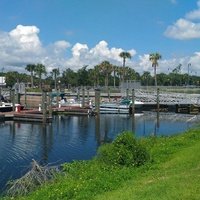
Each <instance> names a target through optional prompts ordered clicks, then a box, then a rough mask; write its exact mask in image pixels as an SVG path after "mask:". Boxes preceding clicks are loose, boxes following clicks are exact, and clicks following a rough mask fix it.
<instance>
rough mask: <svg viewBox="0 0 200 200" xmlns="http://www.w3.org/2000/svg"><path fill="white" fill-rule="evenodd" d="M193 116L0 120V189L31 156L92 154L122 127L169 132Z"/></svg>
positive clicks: (140, 132) (50, 159) (56, 160)
mask: <svg viewBox="0 0 200 200" xmlns="http://www.w3.org/2000/svg"><path fill="white" fill-rule="evenodd" d="M197 120H198V119H197V117H192V116H188V115H175V114H167V115H166V114H165V115H161V114H160V115H159V116H157V115H156V113H155V114H153V113H146V114H144V115H143V116H137V117H135V119H133V118H132V117H131V116H128V115H100V117H99V118H98V117H87V116H56V117H54V119H53V122H52V124H47V125H42V124H40V123H19V122H12V121H8V122H0V175H1V179H0V190H3V189H4V186H5V183H6V182H7V181H8V180H9V179H14V178H18V177H20V176H22V175H23V174H24V173H26V171H27V170H28V169H29V166H30V163H31V160H32V159H35V160H36V161H38V162H40V163H41V164H46V163H51V164H54V165H58V164H61V163H63V162H70V161H72V160H80V159H81V160H87V159H90V158H91V157H93V156H94V155H95V153H96V150H97V148H98V146H99V145H100V144H101V143H102V142H104V141H111V140H113V139H114V138H115V137H116V135H117V134H119V133H120V132H122V131H123V130H131V131H133V130H135V133H136V136H137V137H143V136H149V135H171V134H175V133H179V132H182V131H184V130H186V129H188V128H190V127H191V126H193V125H194V124H195V122H196V121H197Z"/></svg>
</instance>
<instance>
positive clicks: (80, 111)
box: [0, 106, 96, 123]
mask: <svg viewBox="0 0 200 200" xmlns="http://www.w3.org/2000/svg"><path fill="white" fill-rule="evenodd" d="M60 114H63V115H95V114H96V113H95V112H94V111H93V110H92V109H91V108H89V107H83V108H80V107H73V106H72V107H70V106H66V107H61V108H57V107H56V108H52V114H50V112H49V111H47V113H46V115H45V116H44V113H43V112H42V111H39V110H38V109H27V110H26V109H25V110H21V111H20V112H14V111H11V112H0V121H8V120H13V121H24V122H43V123H49V122H51V121H52V115H60Z"/></svg>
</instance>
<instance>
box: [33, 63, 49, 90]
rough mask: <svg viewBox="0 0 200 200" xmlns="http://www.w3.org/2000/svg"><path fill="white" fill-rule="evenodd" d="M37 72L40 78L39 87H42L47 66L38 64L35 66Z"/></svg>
mask: <svg viewBox="0 0 200 200" xmlns="http://www.w3.org/2000/svg"><path fill="white" fill-rule="evenodd" d="M35 73H36V75H37V76H38V78H39V87H40V89H41V88H42V75H46V74H47V72H46V67H45V66H44V65H43V64H37V65H36V67H35Z"/></svg>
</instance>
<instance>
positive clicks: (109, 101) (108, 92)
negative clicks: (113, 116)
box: [108, 88, 110, 102]
mask: <svg viewBox="0 0 200 200" xmlns="http://www.w3.org/2000/svg"><path fill="white" fill-rule="evenodd" d="M108 101H109V102H110V88H108Z"/></svg>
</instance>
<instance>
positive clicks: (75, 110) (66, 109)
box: [52, 106, 96, 115]
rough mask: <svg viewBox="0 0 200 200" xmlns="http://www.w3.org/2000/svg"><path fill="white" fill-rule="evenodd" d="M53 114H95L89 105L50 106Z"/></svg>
mask: <svg viewBox="0 0 200 200" xmlns="http://www.w3.org/2000/svg"><path fill="white" fill-rule="evenodd" d="M52 111H53V114H64V115H95V114H96V113H95V111H93V110H92V109H91V108H89V107H83V108H81V107H74V106H63V107H61V108H52Z"/></svg>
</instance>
